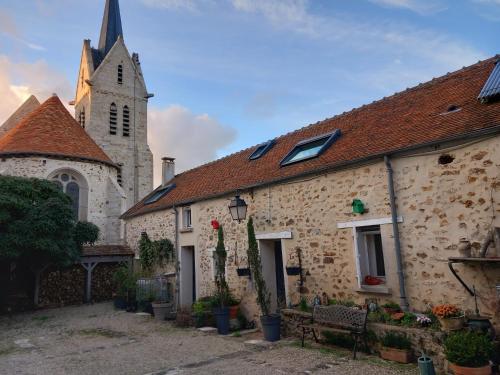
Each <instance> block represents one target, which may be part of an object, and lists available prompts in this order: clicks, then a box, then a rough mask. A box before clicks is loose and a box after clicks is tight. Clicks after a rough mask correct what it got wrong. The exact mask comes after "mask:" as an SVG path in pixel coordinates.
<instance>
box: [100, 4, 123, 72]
mask: <svg viewBox="0 0 500 375" xmlns="http://www.w3.org/2000/svg"><path fill="white" fill-rule="evenodd" d="M120 35H121V36H122V37H123V30H122V20H121V16H120V5H119V3H118V0H106V6H105V8H104V16H103V18H102V26H101V36H100V38H99V52H100V54H101V58H102V59H104V57H105V56H106V55H107V54H108V52H109V50H110V49H111V47H113V45H114V44H115V43H116V41H117V40H118V36H120ZM97 65H99V64H97Z"/></svg>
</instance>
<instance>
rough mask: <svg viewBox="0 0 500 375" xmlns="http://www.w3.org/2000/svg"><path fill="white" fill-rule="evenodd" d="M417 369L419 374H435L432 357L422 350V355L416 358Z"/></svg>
mask: <svg viewBox="0 0 500 375" xmlns="http://www.w3.org/2000/svg"><path fill="white" fill-rule="evenodd" d="M418 369H419V370H420V375H436V371H435V370H434V363H433V362H432V358H430V357H427V356H426V355H425V353H424V352H422V357H420V358H419V359H418Z"/></svg>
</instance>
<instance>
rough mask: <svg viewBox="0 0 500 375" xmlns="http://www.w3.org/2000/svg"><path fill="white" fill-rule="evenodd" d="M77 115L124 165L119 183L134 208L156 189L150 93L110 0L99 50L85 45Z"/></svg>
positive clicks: (87, 42)
mask: <svg viewBox="0 0 500 375" xmlns="http://www.w3.org/2000/svg"><path fill="white" fill-rule="evenodd" d="M76 87H77V89H76V98H75V101H74V104H75V117H76V120H77V121H78V122H79V123H80V125H81V126H82V127H83V128H84V129H85V130H86V131H87V133H88V134H89V135H90V136H91V137H92V139H93V140H94V141H95V142H96V143H97V144H98V145H99V146H100V147H101V148H102V149H103V150H104V151H105V152H106V154H107V155H108V156H109V157H110V158H111V160H113V162H114V163H115V164H116V165H118V166H119V167H120V171H119V172H118V175H117V182H118V183H119V184H120V185H121V186H122V188H123V190H124V192H125V195H126V201H127V204H126V208H127V209H128V208H130V207H132V206H133V205H134V204H135V203H137V202H138V201H139V200H140V199H142V198H143V197H144V196H145V195H146V194H148V193H149V192H151V190H152V189H153V155H152V153H151V151H150V149H149V146H148V142H147V105H148V99H149V98H151V97H152V96H153V95H152V94H149V93H148V91H147V89H146V83H145V81H144V77H143V75H142V69H141V64H140V62H139V55H138V54H137V53H133V54H132V55H130V54H129V52H128V50H127V47H126V46H125V42H124V38H123V30H122V23H121V16H120V6H119V3H118V0H106V5H105V9H104V16H103V20H102V26H101V34H100V38H99V44H98V48H93V47H92V46H91V44H90V40H88V39H86V40H84V42H83V50H82V56H81V60H80V69H79V73H78V80H77V85H76Z"/></svg>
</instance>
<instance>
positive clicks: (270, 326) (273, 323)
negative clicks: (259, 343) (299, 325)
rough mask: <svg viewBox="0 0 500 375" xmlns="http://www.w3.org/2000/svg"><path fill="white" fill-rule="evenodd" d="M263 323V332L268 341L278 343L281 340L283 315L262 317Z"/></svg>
mask: <svg viewBox="0 0 500 375" xmlns="http://www.w3.org/2000/svg"><path fill="white" fill-rule="evenodd" d="M260 322H261V323H262V331H263V332H264V338H265V339H266V341H271V342H272V341H278V340H279V339H280V338H281V335H280V329H281V315H279V314H271V315H264V316H261V317H260Z"/></svg>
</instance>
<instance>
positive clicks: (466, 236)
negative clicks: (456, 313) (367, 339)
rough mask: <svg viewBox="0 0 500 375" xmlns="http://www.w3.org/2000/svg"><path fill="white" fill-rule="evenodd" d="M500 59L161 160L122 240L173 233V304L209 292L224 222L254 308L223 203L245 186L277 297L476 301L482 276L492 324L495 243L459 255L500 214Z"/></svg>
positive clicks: (235, 286)
mask: <svg viewBox="0 0 500 375" xmlns="http://www.w3.org/2000/svg"><path fill="white" fill-rule="evenodd" d="M497 61H498V60H497V59H496V58H490V59H488V60H485V61H481V62H478V63H477V64H475V65H472V66H469V67H466V68H463V69H461V70H459V71H456V72H453V73H449V74H447V75H445V76H443V77H440V78H436V79H433V80H432V81H430V82H427V83H423V84H420V85H418V86H417V87H414V88H411V89H407V90H405V91H403V92H400V93H397V94H395V95H393V96H391V97H388V98H384V99H382V100H379V101H376V102H373V103H371V104H368V105H365V106H362V107H360V108H357V109H354V110H352V111H350V112H346V113H343V114H341V115H338V116H335V117H332V118H329V119H326V120H323V121H320V122H317V123H315V124H311V125H309V126H306V127H304V128H301V129H298V130H296V131H293V132H291V133H288V134H286V135H283V136H279V137H277V138H275V139H272V140H270V141H268V142H265V143H262V144H260V145H256V146H254V147H250V148H248V149H245V150H242V151H240V152H237V153H235V154H232V155H229V156H227V157H224V158H222V159H219V160H216V161H214V162H210V163H208V164H205V165H202V166H200V167H197V168H194V169H192V170H188V171H185V172H183V173H180V174H175V173H174V163H175V162H174V160H173V159H171V158H165V159H164V173H163V181H162V185H161V186H159V187H158V188H157V189H155V190H154V191H153V192H152V193H151V194H149V195H148V196H146V197H145V199H143V200H142V201H140V202H139V203H138V204H136V205H135V206H134V207H132V208H131V209H130V210H128V211H127V212H126V213H125V214H124V215H123V216H122V218H123V220H124V221H125V222H126V239H127V243H128V244H129V245H130V246H131V247H132V248H134V249H136V250H137V243H138V240H139V238H140V236H141V233H143V232H146V233H147V234H148V235H149V236H150V237H151V238H152V239H159V238H165V237H166V238H170V239H172V240H175V243H176V245H177V249H178V254H179V262H180V263H179V264H180V271H179V272H180V273H179V276H180V280H179V283H178V285H179V303H180V305H181V306H186V307H189V306H190V305H191V304H192V302H193V301H194V300H195V299H196V298H199V297H202V296H206V295H209V294H211V293H213V288H214V287H213V285H214V282H213V280H214V258H213V251H214V248H215V246H216V241H217V236H216V231H214V229H213V228H212V226H211V222H212V221H213V220H217V221H218V222H219V223H220V224H221V225H222V226H223V228H224V235H225V244H226V248H227V250H228V262H227V277H228V280H229V281H228V282H229V285H230V288H231V290H232V292H233V293H234V294H235V295H236V296H237V297H238V298H241V299H242V308H243V309H244V311H245V313H246V315H247V317H249V318H252V317H253V318H255V317H256V316H257V315H258V310H257V306H256V303H255V294H254V290H253V286H252V283H251V280H250V279H249V278H248V277H247V276H238V269H242V268H246V267H248V265H247V259H246V249H247V231H246V225H245V222H240V223H239V222H237V221H234V220H233V219H232V217H231V215H230V212H229V209H228V205H229V203H230V201H231V200H232V199H234V197H235V196H237V195H239V196H240V197H241V199H243V200H244V201H245V202H246V204H247V210H248V211H247V218H248V217H249V216H251V217H253V219H254V223H255V228H256V232H257V239H258V243H259V248H260V251H261V256H262V260H263V267H264V269H263V272H264V276H265V279H266V281H267V285H268V287H269V289H270V291H271V294H272V304H273V308H278V307H284V306H288V305H290V304H297V303H298V302H299V301H300V298H301V297H305V298H307V300H308V301H309V302H310V301H311V300H312V299H313V298H315V297H319V298H320V299H326V298H337V299H351V300H354V301H356V302H358V303H361V302H365V301H367V300H374V299H375V300H378V301H379V302H385V301H389V300H392V301H395V302H398V303H400V304H401V306H404V307H407V308H408V307H409V308H410V309H414V310H419V311H423V310H426V309H427V307H428V305H429V304H438V303H454V304H457V305H459V306H462V307H463V308H464V309H470V310H472V309H473V308H474V300H473V297H472V295H471V293H472V292H473V291H472V285H474V287H475V289H476V292H477V296H478V303H479V308H480V311H481V312H482V313H484V314H491V315H494V316H495V318H494V319H495V320H496V322H497V324H498V322H499V316H500V303H499V298H500V297H499V292H498V289H499V284H500V268H499V267H498V265H499V263H498V260H499V258H498V257H499V256H500V251H499V249H498V243H497V245H496V248H495V246H493V245H490V246H489V248H488V250H487V252H486V257H487V258H480V259H478V258H474V259H470V258H468V257H467V258H468V259H465V260H464V259H463V256H462V257H460V255H459V247H460V246H462V245H463V243H467V241H469V243H470V245H471V251H472V256H478V254H479V252H480V251H481V249H482V248H486V247H488V244H489V242H491V241H488V242H485V241H486V240H487V238H489V236H490V235H489V233H491V228H493V227H498V226H500V218H499V212H500V179H499V178H500V176H499V171H500V168H499V167H500V137H499V132H500V102H498V101H497V100H496V99H497V98H498V93H499V92H500V91H499V90H500V85H499V76H500V63H498V62H497ZM299 254H300V255H299ZM299 257H300V259H299ZM457 258H458V259H457ZM298 266H300V267H301V272H299V274H298V275H297V272H295V274H289V273H293V272H290V270H292V269H293V268H292V267H298ZM451 270H453V272H456V274H457V276H458V277H459V278H460V280H462V281H463V283H464V284H463V285H462V284H461V282H460V281H459V279H458V278H457V277H455V275H454V274H453V272H452V271H451ZM464 286H465V287H464Z"/></svg>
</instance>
